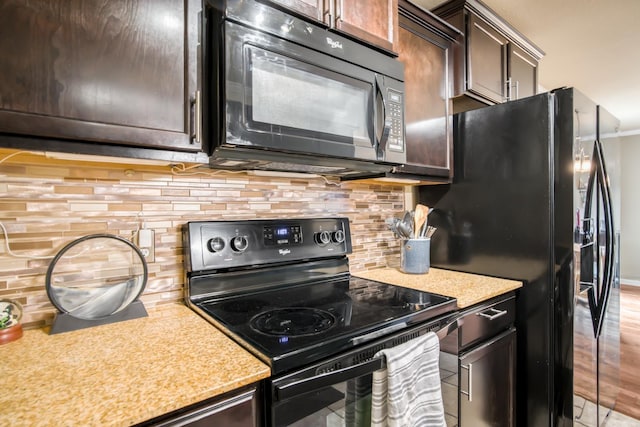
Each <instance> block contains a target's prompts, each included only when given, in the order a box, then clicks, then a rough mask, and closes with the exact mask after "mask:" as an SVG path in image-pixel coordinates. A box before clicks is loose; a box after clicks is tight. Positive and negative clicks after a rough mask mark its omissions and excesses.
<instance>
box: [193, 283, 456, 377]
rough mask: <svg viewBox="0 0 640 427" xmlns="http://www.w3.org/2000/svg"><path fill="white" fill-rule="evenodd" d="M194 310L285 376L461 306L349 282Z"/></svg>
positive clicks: (310, 286) (291, 289)
mask: <svg viewBox="0 0 640 427" xmlns="http://www.w3.org/2000/svg"><path fill="white" fill-rule="evenodd" d="M194 304H195V305H196V306H197V307H199V308H200V309H201V310H202V311H204V312H205V313H206V314H207V315H209V316H211V317H212V318H213V319H214V320H215V321H216V323H218V324H221V325H222V326H223V327H224V328H226V332H228V333H229V334H230V335H231V336H233V337H235V338H239V339H240V342H241V343H242V344H245V345H247V344H248V346H249V347H250V350H253V351H254V352H257V353H259V354H260V355H261V356H262V359H263V360H267V361H269V362H270V364H271V368H272V371H273V373H280V372H284V371H286V370H289V369H291V368H295V367H300V366H304V365H306V364H307V363H311V362H314V361H317V360H320V359H321V358H324V357H327V356H330V355H333V354H336V353H338V352H340V351H342V350H345V349H348V348H351V347H353V346H356V345H358V344H360V343H363V342H366V341H371V340H373V339H375V338H377V337H378V336H382V335H386V334H387V333H391V332H393V331H396V330H399V329H403V328H405V327H407V326H411V325H414V324H417V323H420V322H424V321H426V320H429V319H432V318H435V317H437V316H440V315H442V314H445V313H448V312H450V311H453V310H455V306H456V300H455V299H454V298H450V297H446V296H442V295H436V294H431V293H425V292H420V291H416V290H412V289H408V288H403V287H399V286H393V285H388V284H384V283H380V282H375V281H371V280H367V279H361V278H357V277H352V276H347V277H344V278H340V279H335V280H327V281H322V282H315V283H311V284H305V285H297V286H291V285H288V286H283V287H281V288H276V289H271V290H267V291H262V292H252V293H250V294H245V295H239V296H238V295H236V296H233V297H226V298H217V299H211V300H202V301H198V302H196V303H194Z"/></svg>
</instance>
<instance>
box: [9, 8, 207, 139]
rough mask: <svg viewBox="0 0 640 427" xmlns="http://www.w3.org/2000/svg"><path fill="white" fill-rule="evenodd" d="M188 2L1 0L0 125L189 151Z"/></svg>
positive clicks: (193, 57)
mask: <svg viewBox="0 0 640 427" xmlns="http://www.w3.org/2000/svg"><path fill="white" fill-rule="evenodd" d="M200 10H201V2H199V1H197V0H67V1H53V2H52V1H47V0H3V1H2V2H1V3H0V51H1V52H2V55H0V74H1V75H2V78H1V79H0V133H3V134H5V135H7V134H12V135H25V136H31V137H33V136H36V137H47V138H55V139H57V140H71V141H85V142H89V143H93V142H98V143H104V144H118V145H125V146H135V147H152V148H161V149H171V150H179V151H187V152H195V151H199V150H200V148H201V146H200V142H199V141H198V140H197V139H196V136H197V135H196V134H197V133H198V132H196V126H197V125H199V122H200V121H199V120H196V119H195V117H196V116H195V113H196V112H195V110H196V109H197V107H198V106H197V105H196V104H197V103H196V98H199V97H198V96H197V91H198V71H197V61H198V58H197V55H198V49H199V47H198V43H199V42H198V37H199V23H198V22H199V21H198V16H199V15H198V14H199V12H200Z"/></svg>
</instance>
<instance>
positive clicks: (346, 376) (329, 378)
mask: <svg viewBox="0 0 640 427" xmlns="http://www.w3.org/2000/svg"><path fill="white" fill-rule="evenodd" d="M462 322H463V320H462V318H460V317H457V318H455V319H453V320H452V321H450V322H449V323H447V324H446V325H444V326H443V327H442V328H440V329H438V330H437V331H435V334H436V335H437V336H438V340H440V341H442V339H444V338H445V337H446V336H447V335H449V334H451V333H452V332H453V331H455V330H456V329H458V328H459V327H460V326H461V325H462ZM385 367H386V361H385V358H384V357H377V358H375V359H371V360H369V361H367V362H364V363H359V364H357V365H353V366H349V367H347V368H342V369H336V370H335V371H332V372H327V373H324V374H320V375H317V376H314V377H311V378H303V379H299V380H297V381H291V382H289V383H286V384H281V385H275V387H274V388H275V394H276V396H275V397H276V399H278V400H285V399H289V398H291V397H296V396H299V395H301V394H304V393H308V392H310V391H315V390H319V389H321V388H323V387H329V386H332V385H334V384H338V383H341V382H344V381H348V380H350V379H354V378H358V377H361V376H364V375H368V374H372V373H373V372H375V371H377V370H380V369H383V368H385Z"/></svg>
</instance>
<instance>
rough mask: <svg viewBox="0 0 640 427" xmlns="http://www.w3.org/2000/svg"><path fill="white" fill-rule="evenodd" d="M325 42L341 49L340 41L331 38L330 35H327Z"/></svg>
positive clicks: (333, 47)
mask: <svg viewBox="0 0 640 427" xmlns="http://www.w3.org/2000/svg"><path fill="white" fill-rule="evenodd" d="M327 44H328V45H329V46H330V47H331V48H332V49H342V43H340V42H339V41H337V40H333V39H332V38H331V37H327Z"/></svg>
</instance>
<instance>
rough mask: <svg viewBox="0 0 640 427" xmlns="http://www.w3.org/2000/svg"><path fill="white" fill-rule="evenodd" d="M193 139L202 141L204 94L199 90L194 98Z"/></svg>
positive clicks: (196, 141) (197, 142)
mask: <svg viewBox="0 0 640 427" xmlns="http://www.w3.org/2000/svg"><path fill="white" fill-rule="evenodd" d="M193 104H194V107H193V141H194V142H195V143H196V144H200V143H202V95H201V92H200V91H199V90H198V91H196V96H195V98H194V100H193Z"/></svg>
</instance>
